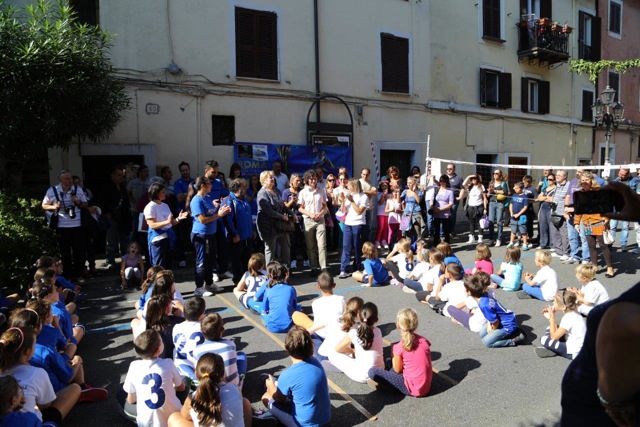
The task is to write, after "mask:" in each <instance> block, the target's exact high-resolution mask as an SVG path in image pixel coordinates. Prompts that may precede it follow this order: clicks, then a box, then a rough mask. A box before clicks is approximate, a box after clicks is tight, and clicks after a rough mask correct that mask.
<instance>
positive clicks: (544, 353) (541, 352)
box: [535, 347, 557, 358]
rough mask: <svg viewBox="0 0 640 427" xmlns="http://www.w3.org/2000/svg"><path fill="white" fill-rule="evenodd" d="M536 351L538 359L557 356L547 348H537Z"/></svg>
mask: <svg viewBox="0 0 640 427" xmlns="http://www.w3.org/2000/svg"><path fill="white" fill-rule="evenodd" d="M535 350H536V356H538V357H542V358H546V357H555V356H557V354H556V353H554V352H553V351H551V350H549V349H548V348H546V347H536V348H535Z"/></svg>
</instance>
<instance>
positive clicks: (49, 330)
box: [36, 325, 67, 351]
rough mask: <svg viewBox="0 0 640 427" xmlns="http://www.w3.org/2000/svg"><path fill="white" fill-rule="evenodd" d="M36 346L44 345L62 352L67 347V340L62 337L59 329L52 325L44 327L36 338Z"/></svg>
mask: <svg viewBox="0 0 640 427" xmlns="http://www.w3.org/2000/svg"><path fill="white" fill-rule="evenodd" d="M36 342H37V343H38V344H42V345H46V346H49V347H51V348H55V349H57V350H58V351H62V350H64V349H65V348H66V347H67V339H66V338H65V337H64V335H63V334H62V332H61V331H60V329H58V328H56V327H55V326H53V325H44V326H43V327H42V330H41V331H40V333H39V334H38V336H37V337H36Z"/></svg>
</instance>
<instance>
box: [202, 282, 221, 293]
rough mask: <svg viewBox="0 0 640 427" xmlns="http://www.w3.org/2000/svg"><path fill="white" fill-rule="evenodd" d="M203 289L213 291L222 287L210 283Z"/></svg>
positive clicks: (218, 290)
mask: <svg viewBox="0 0 640 427" xmlns="http://www.w3.org/2000/svg"><path fill="white" fill-rule="evenodd" d="M204 290H205V291H207V292H210V293H214V292H220V291H221V290H222V289H220V287H219V286H217V285H214V284H211V285H205V286H204Z"/></svg>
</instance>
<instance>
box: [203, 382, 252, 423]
mask: <svg viewBox="0 0 640 427" xmlns="http://www.w3.org/2000/svg"><path fill="white" fill-rule="evenodd" d="M218 393H219V394H220V406H221V415H222V422H221V423H220V424H218V425H217V426H216V427H244V413H243V410H242V394H240V390H238V386H236V385H235V384H225V383H220V385H219V389H218ZM191 398H192V399H193V395H192V397H191ZM190 414H191V420H192V421H193V427H212V426H213V424H207V425H206V426H205V425H203V424H200V422H199V421H198V413H197V412H196V411H194V410H193V408H191V411H190Z"/></svg>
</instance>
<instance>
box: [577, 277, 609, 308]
mask: <svg viewBox="0 0 640 427" xmlns="http://www.w3.org/2000/svg"><path fill="white" fill-rule="evenodd" d="M580 290H581V291H582V293H583V294H584V300H585V301H587V302H589V303H591V304H593V305H579V306H578V312H579V313H580V314H582V315H584V316H586V315H588V314H589V312H590V311H591V310H593V307H595V306H596V305H598V304H602V303H603V302H606V301H609V294H608V293H607V290H606V289H605V288H604V286H602V283H600V282H598V281H597V280H592V281H590V282H589V283H587V284H586V285H584V286H583V287H582V289H580Z"/></svg>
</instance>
